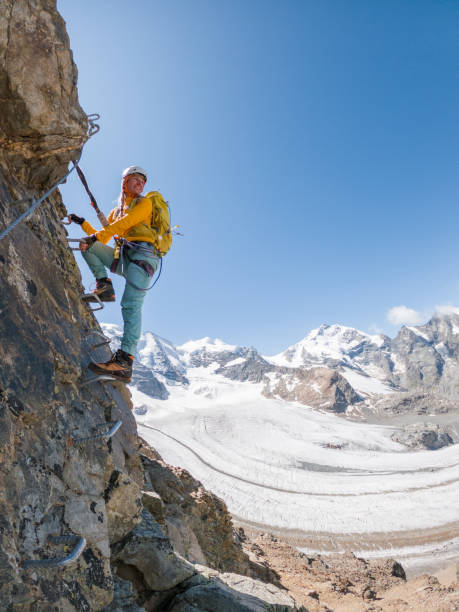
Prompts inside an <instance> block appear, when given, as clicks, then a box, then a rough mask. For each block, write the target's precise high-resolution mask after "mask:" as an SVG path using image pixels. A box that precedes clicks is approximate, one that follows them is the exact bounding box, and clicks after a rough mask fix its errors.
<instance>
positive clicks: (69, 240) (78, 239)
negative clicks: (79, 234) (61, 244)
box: [61, 219, 84, 251]
mask: <svg viewBox="0 0 459 612" xmlns="http://www.w3.org/2000/svg"><path fill="white" fill-rule="evenodd" d="M61 223H63V224H64V225H70V223H65V221H62V219H61ZM67 242H79V243H80V244H81V243H82V242H84V240H83V238H67ZM70 249H71V250H72V251H81V249H80V248H79V247H77V248H74V247H70Z"/></svg>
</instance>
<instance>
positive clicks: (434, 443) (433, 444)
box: [391, 423, 455, 450]
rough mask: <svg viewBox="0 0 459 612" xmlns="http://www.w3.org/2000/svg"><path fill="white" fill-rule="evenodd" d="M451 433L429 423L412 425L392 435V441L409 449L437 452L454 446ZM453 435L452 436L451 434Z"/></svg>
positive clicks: (442, 427)
mask: <svg viewBox="0 0 459 612" xmlns="http://www.w3.org/2000/svg"><path fill="white" fill-rule="evenodd" d="M451 434H452V432H449V431H447V429H446V428H445V427H444V426H440V425H433V424H429V423H413V424H411V425H407V426H406V427H405V429H404V430H403V431H398V432H396V433H394V434H392V436H391V437H392V440H394V441H395V442H400V444H404V445H405V446H407V447H408V448H411V449H428V450H437V449H439V448H443V447H444V446H449V445H450V444H454V442H455V441H454V438H453V436H452V435H451ZM453 435H454V434H453Z"/></svg>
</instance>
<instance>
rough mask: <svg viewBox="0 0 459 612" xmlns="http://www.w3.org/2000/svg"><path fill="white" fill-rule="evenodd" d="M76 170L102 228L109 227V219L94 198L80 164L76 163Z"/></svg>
mask: <svg viewBox="0 0 459 612" xmlns="http://www.w3.org/2000/svg"><path fill="white" fill-rule="evenodd" d="M75 168H76V171H77V174H78V176H79V177H80V181H81V182H82V183H83V187H84V188H85V190H86V193H87V194H88V196H89V203H90V204H91V206H92V207H93V208H94V210H95V211H96V215H97V218H98V219H99V221H100V222H101V224H102V227H107V225H108V221H107V217H106V216H105V215H104V213H103V212H102V211H101V210H100V208H99V207H98V206H97V202H96V198H95V197H94V196H93V194H92V192H91V190H90V189H89V185H88V182H87V180H86V177H85V175H84V174H83V170H82V169H81V168H80V166H79V165H78V162H75Z"/></svg>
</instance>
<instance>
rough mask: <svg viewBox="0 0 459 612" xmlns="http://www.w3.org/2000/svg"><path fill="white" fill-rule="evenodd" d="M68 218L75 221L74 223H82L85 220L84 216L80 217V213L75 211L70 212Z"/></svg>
mask: <svg viewBox="0 0 459 612" xmlns="http://www.w3.org/2000/svg"><path fill="white" fill-rule="evenodd" d="M68 220H69V221H73V222H74V223H78V225H82V224H83V223H84V221H85V219H84V217H79V216H78V215H74V214H73V213H70V215H69V216H68Z"/></svg>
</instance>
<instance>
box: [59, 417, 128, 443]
mask: <svg viewBox="0 0 459 612" xmlns="http://www.w3.org/2000/svg"><path fill="white" fill-rule="evenodd" d="M122 424H123V422H122V421H110V422H109V423H98V424H97V425H94V427H97V428H99V429H100V428H101V427H109V426H110V425H111V427H110V429H109V430H108V431H105V432H103V433H100V434H94V435H93V436H86V437H85V438H74V437H73V436H70V437H69V440H68V445H69V446H73V445H74V444H84V443H85V442H89V441H90V440H103V439H107V440H108V439H109V438H111V437H112V436H114V435H115V434H116V432H117V431H118V429H119V428H120V427H121V425H122Z"/></svg>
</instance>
